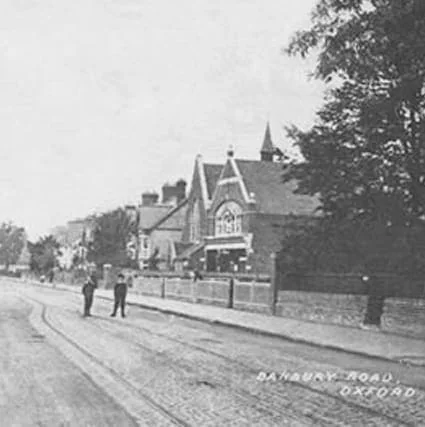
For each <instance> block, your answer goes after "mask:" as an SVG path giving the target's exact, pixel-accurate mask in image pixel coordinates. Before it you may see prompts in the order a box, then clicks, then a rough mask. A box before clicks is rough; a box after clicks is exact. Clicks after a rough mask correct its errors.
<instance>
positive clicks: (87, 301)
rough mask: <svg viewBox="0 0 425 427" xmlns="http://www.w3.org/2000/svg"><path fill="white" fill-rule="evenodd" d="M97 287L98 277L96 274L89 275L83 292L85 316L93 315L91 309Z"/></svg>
mask: <svg viewBox="0 0 425 427" xmlns="http://www.w3.org/2000/svg"><path fill="white" fill-rule="evenodd" d="M96 288H97V279H96V276H95V275H94V274H91V275H89V276H88V277H87V281H86V282H85V283H84V286H83V289H82V294H83V295H84V317H87V316H91V314H90V309H91V306H92V304H93V295H94V290H95V289H96Z"/></svg>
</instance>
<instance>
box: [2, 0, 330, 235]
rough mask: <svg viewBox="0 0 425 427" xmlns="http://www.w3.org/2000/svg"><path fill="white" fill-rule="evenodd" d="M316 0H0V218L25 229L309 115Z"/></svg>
mask: <svg viewBox="0 0 425 427" xmlns="http://www.w3.org/2000/svg"><path fill="white" fill-rule="evenodd" d="M314 4H315V1H314V0H298V1H297V2H293V1H289V0H213V1H211V0H179V1H172V0H167V1H166V0H72V1H69V0H67V1H64V0H2V1H1V5H0V61H1V63H0V132H1V134H0V135H1V136H0V138H1V139H0V141H1V142H0V147H1V155H0V221H5V220H12V221H13V222H15V223H17V224H18V225H21V226H24V227H25V228H26V229H27V231H28V233H29V236H30V238H31V239H35V238H37V237H38V236H40V235H43V234H46V233H48V232H49V230H50V229H51V228H52V227H54V226H57V225H61V224H65V223H66V222H67V221H68V220H72V219H75V218H78V217H84V216H86V215H88V214H91V213H94V212H102V211H105V210H109V209H112V208H115V207H117V206H120V205H123V204H128V203H133V204H134V203H138V202H139V200H140V195H141V193H142V192H143V191H146V190H156V191H160V188H161V186H162V184H164V183H165V182H174V181H175V180H177V179H178V178H180V177H182V178H184V179H186V180H187V181H188V182H190V178H191V174H192V170H193V165H194V160H195V156H196V155H197V154H202V156H203V159H204V161H206V162H214V163H222V162H224V161H225V159H226V151H227V149H228V147H229V145H230V144H231V145H233V146H234V149H235V155H236V157H238V158H246V159H258V158H259V154H258V151H259V149H260V146H261V143H262V139H263V136H264V132H265V127H266V123H267V121H270V126H271V132H272V139H273V140H274V142H275V144H276V145H278V146H280V147H281V148H288V147H289V144H290V142H289V141H288V139H287V138H286V135H285V132H284V126H287V125H290V124H296V125H298V126H301V127H303V128H306V127H308V126H309V125H311V124H312V122H313V120H314V112H315V110H317V108H318V107H319V106H320V105H321V102H322V93H323V87H322V85H321V84H320V83H319V82H316V81H314V80H311V79H310V78H309V77H308V74H309V72H311V71H312V69H313V67H314V61H313V60H308V61H302V60H300V59H298V58H289V57H287V56H286V55H284V54H283V53H282V47H284V46H285V45H286V44H287V43H288V41H289V39H290V37H291V35H292V34H293V33H294V31H296V30H298V29H302V28H305V27H306V26H308V23H309V17H310V11H311V9H312V7H313V6H314Z"/></svg>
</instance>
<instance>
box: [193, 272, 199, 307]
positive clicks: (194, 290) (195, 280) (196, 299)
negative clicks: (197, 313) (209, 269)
mask: <svg viewBox="0 0 425 427" xmlns="http://www.w3.org/2000/svg"><path fill="white" fill-rule="evenodd" d="M197 287H198V279H195V278H194V279H193V280H192V302H194V303H197V302H198V298H197V293H198V292H197Z"/></svg>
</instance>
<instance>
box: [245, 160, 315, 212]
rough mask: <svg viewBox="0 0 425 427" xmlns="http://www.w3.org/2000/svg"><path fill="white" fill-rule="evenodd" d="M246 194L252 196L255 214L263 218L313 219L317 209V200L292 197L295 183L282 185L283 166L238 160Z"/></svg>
mask: <svg viewBox="0 0 425 427" xmlns="http://www.w3.org/2000/svg"><path fill="white" fill-rule="evenodd" d="M236 164H237V166H238V168H239V171H240V173H241V175H242V178H243V181H244V183H245V186H246V188H247V191H248V194H249V195H251V193H253V194H254V196H253V197H254V199H255V201H256V203H257V206H258V210H259V212H261V213H265V214H276V215H290V214H294V215H312V214H314V213H315V210H316V208H317V207H318V206H319V199H318V197H312V196H306V195H301V194H294V191H295V190H296V188H297V182H296V181H295V180H293V181H289V182H285V183H284V182H283V176H284V174H285V170H284V166H283V164H282V163H275V162H266V161H257V160H237V159H236Z"/></svg>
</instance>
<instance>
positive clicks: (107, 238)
mask: <svg viewBox="0 0 425 427" xmlns="http://www.w3.org/2000/svg"><path fill="white" fill-rule="evenodd" d="M134 235H137V224H136V222H135V221H133V220H132V219H131V218H130V217H129V215H128V214H127V213H126V211H125V210H124V209H121V208H119V209H115V210H113V211H111V212H106V213H104V214H102V215H100V216H99V217H98V218H96V224H95V229H94V233H93V241H92V242H91V244H90V245H89V251H88V259H89V261H92V262H95V263H96V264H97V265H103V264H112V265H115V266H119V267H132V266H133V264H134V263H135V262H136V261H132V260H131V259H130V258H129V256H128V250H127V245H128V242H129V241H130V240H131V239H132V237H133V236H134Z"/></svg>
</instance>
